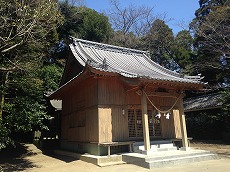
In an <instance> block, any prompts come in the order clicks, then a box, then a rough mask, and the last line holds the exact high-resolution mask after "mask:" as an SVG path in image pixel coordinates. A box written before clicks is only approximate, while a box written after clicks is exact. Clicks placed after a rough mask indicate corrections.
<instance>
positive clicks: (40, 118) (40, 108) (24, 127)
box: [5, 96, 49, 132]
mask: <svg viewBox="0 0 230 172" xmlns="http://www.w3.org/2000/svg"><path fill="white" fill-rule="evenodd" d="M48 117H49V116H48V115H46V113H45V106H44V105H42V104H41V103H40V102H38V101H37V100H36V99H32V98H31V97H29V96H18V97H17V98H15V99H14V100H13V102H11V109H9V110H8V115H7V116H6V118H5V120H6V121H7V123H8V125H9V128H10V129H11V131H13V132H20V131H22V132H28V131H32V130H35V129H47V127H46V126H45V125H44V124H43V122H44V120H45V119H48Z"/></svg>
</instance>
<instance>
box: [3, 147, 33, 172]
mask: <svg viewBox="0 0 230 172" xmlns="http://www.w3.org/2000/svg"><path fill="white" fill-rule="evenodd" d="M32 155H34V153H33V152H30V151H28V150H27V146H25V144H19V143H15V147H13V146H10V147H8V148H6V149H3V150H1V151H0V171H3V172H8V171H9V172H10V171H23V170H26V169H28V168H33V167H36V165H34V164H33V163H32V162H30V161H28V160H26V159H25V157H26V156H32Z"/></svg>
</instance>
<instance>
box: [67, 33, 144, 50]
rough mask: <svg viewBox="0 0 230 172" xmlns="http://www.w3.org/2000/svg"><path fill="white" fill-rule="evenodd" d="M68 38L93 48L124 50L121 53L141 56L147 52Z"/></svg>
mask: <svg viewBox="0 0 230 172" xmlns="http://www.w3.org/2000/svg"><path fill="white" fill-rule="evenodd" d="M70 38H71V39H72V40H74V41H76V42H81V43H84V44H90V45H94V46H98V47H101V48H109V49H117V50H124V51H122V52H129V53H131V52H135V53H141V54H143V53H144V54H148V51H143V50H137V49H132V48H126V47H122V46H116V45H110V44H105V43H99V42H94V41H89V40H84V39H79V38H75V37H72V36H70Z"/></svg>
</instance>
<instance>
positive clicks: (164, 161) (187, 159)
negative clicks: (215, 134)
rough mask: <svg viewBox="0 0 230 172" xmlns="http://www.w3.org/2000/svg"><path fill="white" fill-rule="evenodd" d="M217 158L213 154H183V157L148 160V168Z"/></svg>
mask: <svg viewBox="0 0 230 172" xmlns="http://www.w3.org/2000/svg"><path fill="white" fill-rule="evenodd" d="M213 159H217V155H215V154H211V153H210V154H203V155H193V156H191V155H190V156H184V157H177V158H175V157H174V158H167V159H161V160H159V159H158V160H154V161H148V162H146V163H148V166H149V169H152V168H162V167H169V166H174V165H179V164H186V163H191V162H199V161H206V160H213Z"/></svg>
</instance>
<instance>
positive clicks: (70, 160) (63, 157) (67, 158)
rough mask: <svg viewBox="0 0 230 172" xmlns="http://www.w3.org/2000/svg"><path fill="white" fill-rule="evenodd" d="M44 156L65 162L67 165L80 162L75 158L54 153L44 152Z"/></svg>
mask: <svg viewBox="0 0 230 172" xmlns="http://www.w3.org/2000/svg"><path fill="white" fill-rule="evenodd" d="M43 154H44V155H47V156H49V157H52V158H55V159H58V160H61V161H64V162H66V163H69V162H72V161H76V160H78V159H76V158H73V157H69V156H64V155H57V154H54V153H53V151H44V152H43Z"/></svg>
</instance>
